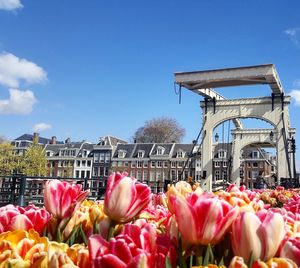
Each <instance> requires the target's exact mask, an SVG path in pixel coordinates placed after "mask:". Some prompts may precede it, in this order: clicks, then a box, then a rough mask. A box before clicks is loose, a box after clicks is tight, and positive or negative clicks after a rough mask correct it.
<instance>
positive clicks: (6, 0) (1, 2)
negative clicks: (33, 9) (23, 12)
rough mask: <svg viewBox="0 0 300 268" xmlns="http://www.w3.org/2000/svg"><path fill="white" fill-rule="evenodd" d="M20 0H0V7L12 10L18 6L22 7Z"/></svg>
mask: <svg viewBox="0 0 300 268" xmlns="http://www.w3.org/2000/svg"><path fill="white" fill-rule="evenodd" d="M22 7H23V5H22V4H21V1H20V0H0V9H4V10H9V11H10V10H14V9H18V8H22Z"/></svg>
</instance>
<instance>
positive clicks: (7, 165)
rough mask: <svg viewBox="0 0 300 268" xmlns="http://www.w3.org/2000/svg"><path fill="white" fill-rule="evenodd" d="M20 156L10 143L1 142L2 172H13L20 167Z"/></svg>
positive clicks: (0, 158) (0, 166)
mask: <svg viewBox="0 0 300 268" xmlns="http://www.w3.org/2000/svg"><path fill="white" fill-rule="evenodd" d="M18 165H19V157H18V156H16V155H15V153H14V150H13V146H12V145H11V144H10V143H1V144H0V174H11V173H13V172H14V171H15V170H17V169H18Z"/></svg>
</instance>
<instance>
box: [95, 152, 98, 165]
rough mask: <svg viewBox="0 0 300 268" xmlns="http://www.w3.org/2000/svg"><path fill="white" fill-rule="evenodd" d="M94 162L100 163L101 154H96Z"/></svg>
mask: <svg viewBox="0 0 300 268" xmlns="http://www.w3.org/2000/svg"><path fill="white" fill-rule="evenodd" d="M94 163H99V154H98V153H95V154H94Z"/></svg>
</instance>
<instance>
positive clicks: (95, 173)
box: [93, 167, 98, 176]
mask: <svg viewBox="0 0 300 268" xmlns="http://www.w3.org/2000/svg"><path fill="white" fill-rule="evenodd" d="M93 176H98V168H97V167H94V168H93Z"/></svg>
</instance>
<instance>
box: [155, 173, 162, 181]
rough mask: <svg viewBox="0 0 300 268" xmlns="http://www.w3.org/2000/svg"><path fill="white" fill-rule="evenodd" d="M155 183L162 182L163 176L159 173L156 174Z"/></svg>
mask: <svg viewBox="0 0 300 268" xmlns="http://www.w3.org/2000/svg"><path fill="white" fill-rule="evenodd" d="M156 181H163V176H162V172H161V171H157V172H156Z"/></svg>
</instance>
